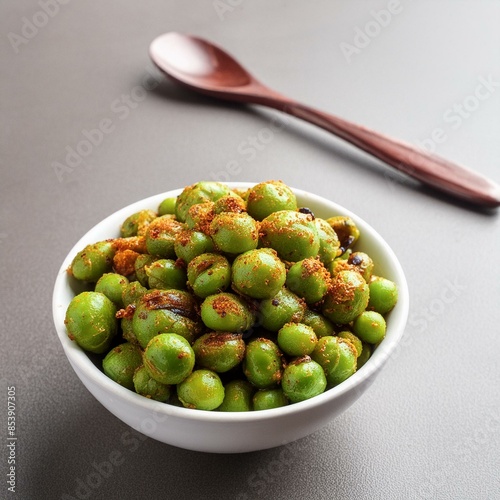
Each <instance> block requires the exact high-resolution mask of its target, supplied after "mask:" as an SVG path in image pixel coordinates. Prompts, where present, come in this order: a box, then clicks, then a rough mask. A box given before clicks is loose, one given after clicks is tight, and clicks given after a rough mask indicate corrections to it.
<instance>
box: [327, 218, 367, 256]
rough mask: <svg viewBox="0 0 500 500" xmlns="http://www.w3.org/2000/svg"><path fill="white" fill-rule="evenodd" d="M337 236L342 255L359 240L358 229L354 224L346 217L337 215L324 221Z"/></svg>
mask: <svg viewBox="0 0 500 500" xmlns="http://www.w3.org/2000/svg"><path fill="white" fill-rule="evenodd" d="M326 222H328V224H330V226H331V227H332V229H333V230H334V231H335V233H336V234H337V236H338V239H339V242H340V252H341V253H344V252H345V251H346V250H347V249H349V248H352V247H353V246H354V244H355V243H356V242H357V241H358V238H359V234H360V233H359V229H358V228H357V226H356V223H355V222H354V221H353V220H352V219H351V218H350V217H348V216H346V215H337V216H335V217H330V218H329V219H326Z"/></svg>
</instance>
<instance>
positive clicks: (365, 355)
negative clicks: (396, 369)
mask: <svg viewBox="0 0 500 500" xmlns="http://www.w3.org/2000/svg"><path fill="white" fill-rule="evenodd" d="M372 349H373V348H372V346H371V344H367V343H366V342H363V349H362V351H361V354H360V355H359V357H358V360H357V369H358V370H359V369H360V368H361V367H362V366H363V365H364V364H365V363H366V362H367V361H368V360H369V359H370V357H371V355H372Z"/></svg>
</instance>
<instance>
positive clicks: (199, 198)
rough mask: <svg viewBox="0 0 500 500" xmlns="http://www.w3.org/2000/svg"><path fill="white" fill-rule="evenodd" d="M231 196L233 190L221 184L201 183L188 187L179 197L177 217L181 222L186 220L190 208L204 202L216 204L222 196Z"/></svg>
mask: <svg viewBox="0 0 500 500" xmlns="http://www.w3.org/2000/svg"><path fill="white" fill-rule="evenodd" d="M228 194H231V190H230V189H229V188H228V187H227V186H226V185H225V184H222V183H221V182H213V181H200V182H197V183H196V184H192V185H191V186H186V187H185V188H184V189H183V190H182V193H181V194H180V195H179V196H178V197H177V202H176V204H175V215H176V216H177V219H178V220H179V221H181V222H184V221H185V220H186V215H187V212H188V210H189V208H190V207H192V206H193V205H197V204H200V203H204V202H208V201H211V202H215V201H217V200H218V199H219V198H221V197H222V196H225V195H228Z"/></svg>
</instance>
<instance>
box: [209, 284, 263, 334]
mask: <svg viewBox="0 0 500 500" xmlns="http://www.w3.org/2000/svg"><path fill="white" fill-rule="evenodd" d="M201 319H202V320H203V323H205V326H206V327H207V328H210V329H211V330H215V331H222V332H232V333H241V332H244V331H246V330H248V329H249V328H250V327H251V326H252V325H253V322H254V314H253V313H252V311H251V310H250V308H249V306H248V305H247V304H246V303H245V302H243V300H242V299H240V298H239V297H237V296H236V295H234V294H232V293H227V292H222V293H217V294H215V295H210V296H208V297H207V298H206V299H205V300H204V301H203V302H202V304H201Z"/></svg>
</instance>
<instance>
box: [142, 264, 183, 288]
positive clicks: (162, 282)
mask: <svg viewBox="0 0 500 500" xmlns="http://www.w3.org/2000/svg"><path fill="white" fill-rule="evenodd" d="M146 274H147V276H148V284H149V288H155V289H158V290H169V289H176V290H182V289H185V288H186V281H187V275H186V269H185V268H184V266H183V265H181V264H179V263H177V261H175V260H172V259H159V260H155V261H154V262H152V263H151V264H150V265H149V266H146Z"/></svg>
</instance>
